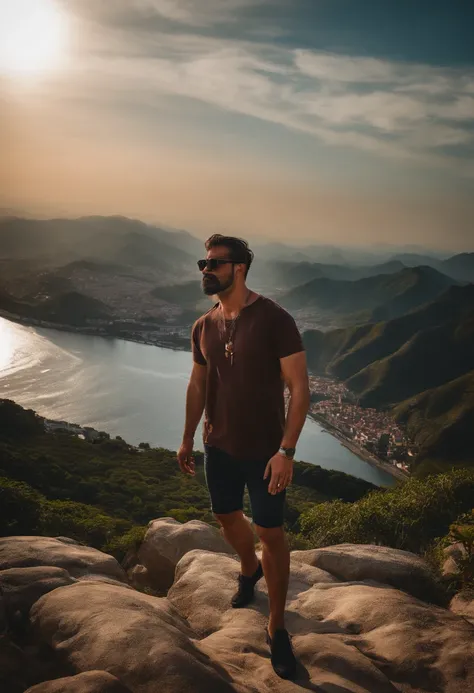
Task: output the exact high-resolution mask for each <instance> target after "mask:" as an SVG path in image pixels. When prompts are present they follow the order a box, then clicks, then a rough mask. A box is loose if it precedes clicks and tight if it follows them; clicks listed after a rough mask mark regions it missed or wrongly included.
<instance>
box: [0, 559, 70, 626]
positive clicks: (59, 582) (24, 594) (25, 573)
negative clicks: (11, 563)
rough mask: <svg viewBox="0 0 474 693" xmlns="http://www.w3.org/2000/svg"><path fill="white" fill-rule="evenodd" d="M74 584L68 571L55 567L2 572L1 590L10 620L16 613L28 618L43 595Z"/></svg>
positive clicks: (0, 575) (16, 569)
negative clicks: (32, 608)
mask: <svg viewBox="0 0 474 693" xmlns="http://www.w3.org/2000/svg"><path fill="white" fill-rule="evenodd" d="M73 582H74V579H73V578H72V577H71V576H70V575H69V573H68V572H67V570H64V568H56V567H54V566H35V567H32V568H8V569H7V570H2V571H0V589H1V590H2V591H3V595H4V602H5V609H6V612H7V614H8V615H9V617H10V619H11V618H12V616H13V614H15V613H16V612H20V614H21V615H22V616H27V615H28V612H29V611H30V609H31V607H32V606H33V604H34V603H35V602H36V601H37V600H38V599H39V598H40V597H42V596H43V594H46V592H51V590H54V589H56V588H57V587H63V586H64V585H70V584H72V583H73Z"/></svg>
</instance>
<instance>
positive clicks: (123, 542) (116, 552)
mask: <svg viewBox="0 0 474 693" xmlns="http://www.w3.org/2000/svg"><path fill="white" fill-rule="evenodd" d="M146 531H147V527H146V526H141V525H138V526H136V527H132V528H131V529H129V530H128V532H125V534H122V535H121V536H116V537H113V538H112V539H110V541H108V542H107V544H105V546H104V547H103V551H105V552H106V553H111V554H112V555H113V556H115V558H116V559H117V560H118V561H122V560H123V559H124V558H125V556H126V554H127V553H128V551H138V549H139V548H140V545H141V543H142V541H143V539H144V538H145V534H146Z"/></svg>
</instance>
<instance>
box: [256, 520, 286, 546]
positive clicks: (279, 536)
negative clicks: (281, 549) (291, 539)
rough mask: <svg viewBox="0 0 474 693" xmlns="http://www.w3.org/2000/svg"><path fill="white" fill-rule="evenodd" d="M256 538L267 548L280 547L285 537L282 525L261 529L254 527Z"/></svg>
mask: <svg viewBox="0 0 474 693" xmlns="http://www.w3.org/2000/svg"><path fill="white" fill-rule="evenodd" d="M255 531H256V532H257V535H258V538H259V539H260V541H261V542H262V544H265V545H266V546H268V547H272V546H280V545H281V544H284V543H285V542H286V535H285V530H284V528H283V525H282V526H280V527H261V526H260V525H255Z"/></svg>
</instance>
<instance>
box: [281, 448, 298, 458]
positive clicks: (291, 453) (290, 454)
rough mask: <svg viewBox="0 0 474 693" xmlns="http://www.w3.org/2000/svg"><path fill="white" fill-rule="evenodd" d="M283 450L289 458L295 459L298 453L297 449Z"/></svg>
mask: <svg viewBox="0 0 474 693" xmlns="http://www.w3.org/2000/svg"><path fill="white" fill-rule="evenodd" d="M281 450H282V451H283V453H284V454H285V455H286V456H287V457H293V456H294V454H295V452H296V449H295V448H281Z"/></svg>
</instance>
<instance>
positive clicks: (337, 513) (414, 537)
mask: <svg viewBox="0 0 474 693" xmlns="http://www.w3.org/2000/svg"><path fill="white" fill-rule="evenodd" d="M473 497H474V471H472V470H467V469H460V470H456V471H454V472H449V473H446V474H440V475H438V476H432V477H428V478H427V479H424V480H419V479H415V478H411V479H409V480H408V481H406V482H405V483H404V484H403V485H401V486H397V487H395V488H393V489H390V490H387V491H383V492H380V491H374V492H372V493H369V494H368V495H367V496H365V497H364V498H362V499H361V500H359V501H357V502H356V503H344V502H342V501H333V502H332V503H331V502H329V503H321V504H319V505H316V506H315V507H314V508H312V509H311V510H310V511H308V512H306V513H304V514H303V516H302V517H301V518H300V527H301V533H302V535H303V536H304V537H305V538H306V539H308V540H310V542H311V543H312V545H313V546H315V547H318V546H328V545H331V544H340V543H345V542H349V543H358V544H383V545H385V546H392V547H394V548H399V549H406V550H408V551H413V552H416V553H422V552H424V551H425V550H426V549H428V547H429V546H430V545H431V544H432V543H433V541H434V540H435V539H436V538H437V537H442V536H443V535H445V534H446V533H447V532H448V529H449V526H450V524H451V523H452V522H453V521H454V520H455V519H456V518H457V517H458V516H459V514H460V513H461V512H465V511H466V510H467V509H468V508H470V507H471V506H472V498H473Z"/></svg>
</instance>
